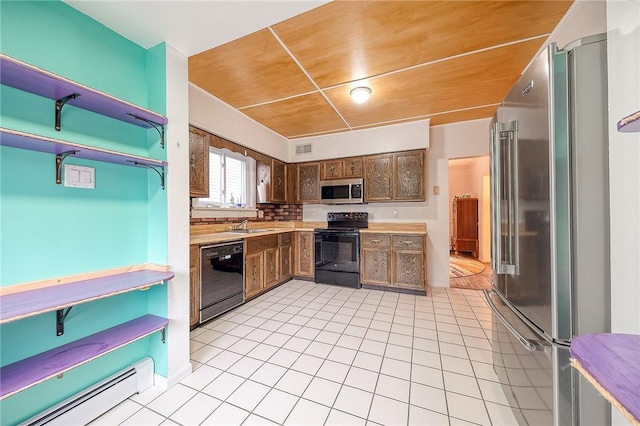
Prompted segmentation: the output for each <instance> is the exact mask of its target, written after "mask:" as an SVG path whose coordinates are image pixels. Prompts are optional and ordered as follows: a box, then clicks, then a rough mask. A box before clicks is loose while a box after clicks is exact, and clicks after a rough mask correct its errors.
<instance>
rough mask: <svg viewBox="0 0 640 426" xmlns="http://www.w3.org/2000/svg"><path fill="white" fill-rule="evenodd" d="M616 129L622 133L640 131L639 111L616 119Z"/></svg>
mask: <svg viewBox="0 0 640 426" xmlns="http://www.w3.org/2000/svg"><path fill="white" fill-rule="evenodd" d="M618 131H619V132H624V133H635V132H640V111H638V112H635V113H633V114H631V115H629V116H627V117H625V118H623V119H622V120H620V121H618Z"/></svg>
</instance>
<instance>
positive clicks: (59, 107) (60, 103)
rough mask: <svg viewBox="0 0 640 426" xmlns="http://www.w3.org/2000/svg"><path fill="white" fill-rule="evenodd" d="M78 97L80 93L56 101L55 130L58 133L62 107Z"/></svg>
mask: <svg viewBox="0 0 640 426" xmlns="http://www.w3.org/2000/svg"><path fill="white" fill-rule="evenodd" d="M78 96H80V93H74V94H72V95H69V96H65V97H64V98H60V99H58V100H57V101H56V125H55V127H56V130H57V131H58V132H59V131H60V128H61V127H60V116H61V115H62V107H63V106H64V105H65V104H66V103H67V102H69V101H70V100H71V99H75V98H77V97H78Z"/></svg>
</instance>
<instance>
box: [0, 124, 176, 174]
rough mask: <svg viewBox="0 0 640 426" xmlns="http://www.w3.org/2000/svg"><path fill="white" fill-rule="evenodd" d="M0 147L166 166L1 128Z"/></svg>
mask: <svg viewBox="0 0 640 426" xmlns="http://www.w3.org/2000/svg"><path fill="white" fill-rule="evenodd" d="M0 145H3V146H10V147H13V148H20V149H27V150H31V151H38V152H46V153H49V154H55V155H57V154H62V153H65V152H69V151H76V153H75V154H74V155H73V156H74V157H77V158H85V159H87V160H94V161H102V162H106V163H114V164H120V165H124V166H135V164H134V163H138V164H145V165H148V166H154V167H164V166H166V165H167V162H166V161H162V160H155V159H152V158H147V157H141V156H137V155H132V154H125V153H122V152H117V151H110V150H107V149H102V148H95V147H91V146H86V145H81V144H77V143H74V142H67V141H63V140H60V139H54V138H50V137H47V136H40V135H36V134H33V133H26V132H21V131H19V130H12V129H6V128H3V127H0Z"/></svg>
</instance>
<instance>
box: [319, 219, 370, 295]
mask: <svg viewBox="0 0 640 426" xmlns="http://www.w3.org/2000/svg"><path fill="white" fill-rule="evenodd" d="M315 255H316V270H315V280H316V281H317V282H320V283H327V284H338V285H345V286H348V287H356V288H359V287H360V234H359V233H358V232H357V231H355V232H353V231H338V232H336V231H316V232H315Z"/></svg>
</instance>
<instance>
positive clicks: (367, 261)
mask: <svg viewBox="0 0 640 426" xmlns="http://www.w3.org/2000/svg"><path fill="white" fill-rule="evenodd" d="M390 254H391V251H390V250H389V249H388V248H386V249H379V248H370V247H363V248H362V260H361V262H362V270H361V273H360V281H361V282H362V283H363V284H365V283H366V284H375V285H391V269H390V267H391V261H390V259H389V257H390Z"/></svg>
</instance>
